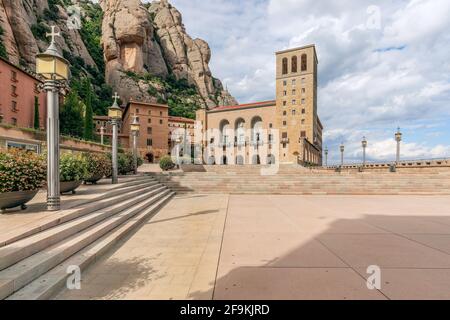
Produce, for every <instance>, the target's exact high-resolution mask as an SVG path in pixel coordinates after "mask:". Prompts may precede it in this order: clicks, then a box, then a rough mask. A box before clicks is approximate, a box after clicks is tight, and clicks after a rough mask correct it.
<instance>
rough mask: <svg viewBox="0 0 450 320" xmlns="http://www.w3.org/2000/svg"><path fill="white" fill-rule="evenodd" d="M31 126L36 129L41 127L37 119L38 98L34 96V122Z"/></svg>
mask: <svg viewBox="0 0 450 320" xmlns="http://www.w3.org/2000/svg"><path fill="white" fill-rule="evenodd" d="M33 126H34V128H35V129H36V130H39V129H40V128H41V124H40V121H39V98H38V97H34V123H33Z"/></svg>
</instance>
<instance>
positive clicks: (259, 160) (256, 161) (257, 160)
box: [252, 154, 261, 164]
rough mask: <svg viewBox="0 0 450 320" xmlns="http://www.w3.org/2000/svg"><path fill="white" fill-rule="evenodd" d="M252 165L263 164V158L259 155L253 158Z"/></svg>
mask: <svg viewBox="0 0 450 320" xmlns="http://www.w3.org/2000/svg"><path fill="white" fill-rule="evenodd" d="M252 164H261V157H260V156H259V155H258V154H255V155H254V156H253V157H252Z"/></svg>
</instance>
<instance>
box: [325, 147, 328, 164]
mask: <svg viewBox="0 0 450 320" xmlns="http://www.w3.org/2000/svg"><path fill="white" fill-rule="evenodd" d="M325 167H328V147H325Z"/></svg>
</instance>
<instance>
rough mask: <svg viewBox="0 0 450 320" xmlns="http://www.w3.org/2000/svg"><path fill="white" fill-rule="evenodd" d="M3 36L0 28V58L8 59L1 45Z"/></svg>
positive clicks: (3, 46) (4, 48)
mask: <svg viewBox="0 0 450 320" xmlns="http://www.w3.org/2000/svg"><path fill="white" fill-rule="evenodd" d="M3 34H4V30H3V28H2V27H1V26H0V57H2V58H5V59H8V53H7V52H6V47H5V45H4V44H3V40H2V38H3Z"/></svg>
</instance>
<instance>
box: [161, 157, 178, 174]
mask: <svg viewBox="0 0 450 320" xmlns="http://www.w3.org/2000/svg"><path fill="white" fill-rule="evenodd" d="M159 167H160V168H161V169H162V170H163V171H167V170H171V169H173V168H175V163H173V161H172V158H171V157H169V156H164V157H162V158H161V160H159Z"/></svg>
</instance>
